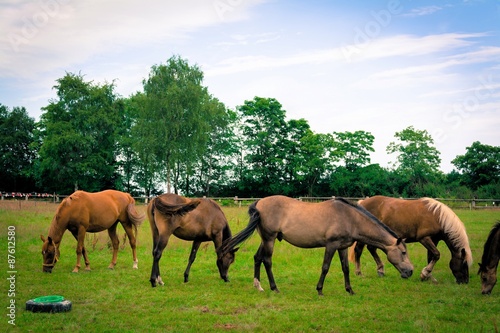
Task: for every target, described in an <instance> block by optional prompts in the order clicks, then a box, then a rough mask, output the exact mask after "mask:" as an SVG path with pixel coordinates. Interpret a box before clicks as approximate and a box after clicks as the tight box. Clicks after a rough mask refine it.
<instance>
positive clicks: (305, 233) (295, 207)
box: [222, 195, 413, 296]
mask: <svg viewBox="0 0 500 333" xmlns="http://www.w3.org/2000/svg"><path fill="white" fill-rule="evenodd" d="M248 213H249V215H250V222H249V223H248V225H247V227H246V228H245V229H243V230H242V231H241V232H239V233H238V234H237V235H235V236H234V237H233V238H231V239H229V240H228V241H226V242H225V243H224V245H223V250H222V252H223V253H227V252H230V251H232V250H233V249H234V247H235V246H236V245H238V244H240V243H241V242H243V241H245V240H246V239H248V238H249V237H250V236H251V235H252V234H253V232H254V231H255V229H257V231H258V232H259V234H260V236H261V239H262V242H261V244H260V246H259V249H258V250H257V253H256V254H255V256H254V263H255V266H254V287H255V288H257V289H258V290H260V291H262V290H263V289H262V286H261V284H260V267H261V264H262V263H264V267H265V269H266V273H267V277H268V279H269V284H270V287H271V290H274V291H276V292H279V291H278V288H277V286H276V283H275V281H274V276H273V272H272V255H273V249H274V243H275V240H276V238H277V239H278V240H279V241H281V240H283V239H284V240H286V241H287V242H288V243H290V244H292V245H294V246H297V247H301V248H318V247H324V248H325V255H324V259H323V265H322V270H321V276H320V279H319V282H318V284H317V286H316V290H317V291H318V295H320V296H321V295H323V283H324V280H325V277H326V275H327V273H328V270H329V268H330V264H331V261H332V258H333V255H334V254H335V251H337V250H338V251H339V256H340V262H341V266H342V271H343V273H344V282H345V290H346V291H347V292H348V293H350V294H354V291H353V290H352V288H351V284H350V280H349V262H348V259H347V249H348V247H349V246H351V245H352V244H353V242H354V241H356V240H362V241H363V242H366V243H368V244H371V245H373V246H376V247H378V248H381V249H382V250H383V251H384V252H386V253H387V258H388V259H389V261H390V262H391V263H392V264H393V265H394V266H395V267H396V268H397V269H398V271H399V272H400V274H401V276H402V277H404V278H407V277H410V276H411V275H412V273H413V265H412V264H411V262H410V260H409V259H408V256H407V254H406V245H405V243H404V242H403V241H402V239H400V238H398V237H397V236H396V234H395V233H394V232H392V231H391V230H390V229H389V228H387V226H385V225H384V224H382V223H381V222H380V221H379V220H378V219H377V218H375V217H374V216H373V215H372V214H370V213H369V212H367V211H366V210H365V209H364V208H363V207H360V206H358V205H356V204H353V203H350V202H348V201H347V200H344V199H342V198H336V199H333V200H329V201H324V202H320V203H308V202H302V201H299V200H295V199H292V198H288V197H285V196H280V195H276V196H270V197H267V198H264V199H260V200H258V201H256V202H254V203H253V204H252V205H250V207H249V210H248Z"/></svg>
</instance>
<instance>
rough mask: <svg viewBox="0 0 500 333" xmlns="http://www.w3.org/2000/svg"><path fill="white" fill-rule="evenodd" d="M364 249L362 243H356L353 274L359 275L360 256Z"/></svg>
mask: <svg viewBox="0 0 500 333" xmlns="http://www.w3.org/2000/svg"><path fill="white" fill-rule="evenodd" d="M364 248H365V244H364V243H362V242H359V241H358V242H356V245H355V246H354V265H355V267H356V270H355V274H356V275H362V274H361V255H362V254H363V249H364Z"/></svg>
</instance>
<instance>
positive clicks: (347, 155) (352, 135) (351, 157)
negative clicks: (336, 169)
mask: <svg viewBox="0 0 500 333" xmlns="http://www.w3.org/2000/svg"><path fill="white" fill-rule="evenodd" d="M333 136H334V148H335V153H336V155H337V156H339V158H340V159H341V160H344V165H345V167H346V169H347V170H349V171H354V170H356V169H358V168H360V167H363V166H365V165H367V164H370V152H374V151H375V150H374V149H373V140H374V139H375V137H374V136H373V135H372V134H371V133H369V132H365V131H356V132H342V133H341V132H334V133H333Z"/></svg>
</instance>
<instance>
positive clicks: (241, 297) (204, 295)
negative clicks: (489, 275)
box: [0, 202, 500, 333]
mask: <svg viewBox="0 0 500 333" xmlns="http://www.w3.org/2000/svg"><path fill="white" fill-rule="evenodd" d="M55 209H56V206H55V205H54V204H50V203H38V204H37V205H36V206H35V205H34V204H33V203H31V204H30V203H26V202H22V203H21V204H20V203H19V202H17V203H15V202H0V230H1V231H0V235H1V238H0V248H1V249H2V250H1V251H0V252H1V253H2V255H1V257H2V258H4V259H3V261H2V263H1V264H0V267H1V269H2V271H3V276H7V271H8V270H9V269H8V267H7V260H6V257H7V255H6V254H7V227H8V226H11V225H14V226H15V227H16V270H17V274H16V296H15V300H16V304H17V310H16V321H15V323H16V326H15V327H13V326H11V325H9V324H8V323H7V321H8V319H9V318H8V317H7V316H6V314H7V309H6V306H7V305H8V302H9V300H10V298H9V297H8V296H7V291H8V288H9V285H8V283H7V280H6V279H5V278H3V279H2V281H3V282H2V284H0V285H1V286H2V293H1V295H2V297H1V304H2V305H3V306H2V308H3V309H4V313H2V316H1V318H3V319H2V320H1V322H0V330H1V331H7V332H16V331H19V332H43V331H50V332H55V331H65V332H220V331H228V332H356V331H360V332H453V333H457V332H495V330H498V329H497V328H498V327H499V326H500V287H499V286H497V287H496V288H495V289H494V290H493V293H492V295H490V296H484V295H482V294H481V291H480V290H481V287H480V281H479V277H478V275H477V274H476V272H477V263H478V262H479V261H480V257H481V254H482V247H483V244H484V241H485V240H486V236H487V234H488V232H489V230H490V229H491V227H492V225H493V223H494V222H495V221H496V220H500V211H499V210H495V211H493V210H481V211H468V210H459V211H456V212H457V214H458V216H459V217H460V218H461V219H462V221H463V222H464V223H465V225H466V228H467V231H468V234H469V238H470V242H471V248H472V252H473V257H474V266H473V267H472V270H471V272H470V273H471V279H470V283H469V284H468V285H457V284H456V283H455V281H454V278H453V275H452V274H451V271H450V270H449V268H448V262H449V258H450V253H449V251H448V249H447V248H446V245H445V244H444V243H442V244H440V245H439V249H440V251H441V260H440V261H439V262H438V263H437V265H436V267H435V269H434V272H433V275H434V277H435V278H436V279H437V280H438V283H437V284H434V283H432V282H421V281H420V280H419V274H420V270H421V269H422V268H423V266H424V265H425V262H426V253H425V250H424V248H423V247H422V246H421V245H420V244H409V246H408V247H409V253H410V259H411V260H412V262H413V264H414V266H415V273H414V275H413V276H412V277H411V278H410V279H408V280H403V279H401V278H400V277H399V274H398V273H397V271H396V269H395V268H394V267H392V266H391V265H390V264H389V265H386V276H385V277H384V278H379V277H378V276H377V273H376V269H375V264H374V263H373V260H371V258H370V256H369V254H368V252H365V253H364V255H363V258H362V271H363V273H364V275H363V276H361V277H358V276H355V275H354V273H353V272H354V266H353V265H352V264H351V284H352V287H353V289H354V291H355V292H356V294H355V295H353V296H350V295H349V294H348V293H347V292H345V291H344V282H343V275H342V271H341V269H340V263H339V260H338V255H335V257H334V259H333V262H332V266H331V269H330V272H329V274H328V276H327V278H326V281H325V286H324V293H325V296H324V297H319V296H318V295H317V292H316V289H315V288H316V283H317V281H318V278H319V275H320V267H321V262H322V259H323V249H309V250H305V249H298V248H295V247H293V246H291V245H289V244H287V243H285V242H283V243H277V244H276V247H275V253H274V256H273V270H274V274H275V278H276V283H277V285H278V288H279V289H280V291H281V293H279V294H276V293H272V292H270V291H269V284H268V280H267V276H266V275H265V271H264V269H263V270H262V286H263V287H264V288H265V289H266V291H264V292H261V293H259V292H258V291H257V290H255V289H254V288H253V285H252V283H253V281H252V280H253V255H254V253H255V251H256V249H257V246H258V243H259V236H258V235H257V234H255V235H253V236H252V238H251V239H250V240H248V241H247V242H246V243H244V244H243V245H242V247H241V249H240V250H239V252H237V256H236V262H235V263H234V264H233V265H232V266H231V268H230V271H229V277H230V279H231V282H229V283H224V282H223V281H222V280H221V279H220V278H219V274H218V271H217V268H216V265H215V252H214V249H213V245H212V243H206V244H207V245H206V246H205V245H202V247H201V249H200V251H199V253H198V258H197V259H196V262H195V263H194V264H193V266H192V268H191V274H190V281H189V283H183V272H184V269H185V266H186V263H187V259H188V256H189V250H190V246H191V244H190V243H188V242H184V241H181V240H178V239H177V238H175V237H172V238H171V240H170V243H169V245H168V247H167V249H166V250H165V252H164V253H163V257H162V259H161V262H160V267H161V275H162V278H163V281H164V282H165V286H163V287H157V288H151V285H150V283H149V275H150V270H151V263H152V257H151V243H152V241H151V234H150V230H149V225H148V222H147V221H146V222H145V223H144V224H143V225H142V226H141V227H140V230H139V245H138V256H139V269H138V270H133V269H132V255H131V251H130V248H129V247H128V244H127V246H126V247H125V248H124V249H123V250H120V252H119V254H118V264H117V266H116V268H115V269H114V270H108V269H107V267H108V264H109V261H110V260H111V251H110V250H109V249H108V246H107V235H106V234H105V233H101V234H99V235H98V236H97V237H98V238H97V243H96V245H95V246H92V241H93V240H95V238H94V237H93V236H88V237H87V243H86V246H87V248H88V249H89V252H90V253H89V257H90V262H91V267H92V271H91V272H85V271H81V272H80V273H78V274H73V273H71V270H72V269H73V267H74V265H75V261H76V255H75V245H76V241H75V240H74V239H73V237H72V236H71V235H70V234H69V233H66V234H65V236H64V238H63V241H62V244H61V258H60V261H59V262H58V264H57V265H56V267H55V269H54V271H53V273H52V274H44V273H42V265H41V264H42V256H41V254H40V251H41V244H42V242H41V240H40V234H44V235H46V234H47V230H48V227H49V224H50V221H51V219H52V216H53V214H54V212H55ZM139 209H140V210H144V209H145V207H144V206H140V207H139ZM223 209H224V211H225V213H226V215H227V217H228V220H229V221H230V224H231V227H232V230H233V233H236V232H238V231H239V230H241V229H242V228H243V227H244V226H245V225H246V224H247V221H248V219H247V216H246V207H242V208H238V207H224V208H223ZM119 233H120V235H123V233H124V232H123V229H122V228H121V227H119ZM120 238H121V237H120ZM381 257H382V258H383V259H384V262H387V260H386V258H385V257H384V255H383V253H382V255H381ZM54 294H57V295H63V296H64V297H65V298H66V299H68V300H70V301H71V302H72V303H73V308H72V310H71V311H70V312H66V313H57V314H44V313H31V312H27V311H25V309H24V308H25V302H26V301H27V300H29V299H33V298H35V297H38V296H44V295H54Z"/></svg>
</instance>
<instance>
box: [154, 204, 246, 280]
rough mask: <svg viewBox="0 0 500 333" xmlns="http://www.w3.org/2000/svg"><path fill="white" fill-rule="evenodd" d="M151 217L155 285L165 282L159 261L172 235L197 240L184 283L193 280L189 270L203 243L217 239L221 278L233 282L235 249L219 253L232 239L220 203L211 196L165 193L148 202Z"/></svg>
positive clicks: (215, 244) (215, 242)
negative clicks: (231, 267)
mask: <svg viewBox="0 0 500 333" xmlns="http://www.w3.org/2000/svg"><path fill="white" fill-rule="evenodd" d="M148 218H149V224H150V225H151V232H152V234H153V267H152V269H151V278H150V282H151V286H153V287H156V285H163V281H162V279H161V277H160V266H159V262H160V259H161V255H162V253H163V250H164V249H165V247H166V246H167V244H168V240H169V238H170V236H171V235H172V234H173V235H174V236H176V237H178V238H180V239H183V240H187V241H193V246H192V248H191V254H190V255H189V262H188V265H187V268H186V270H185V271H184V282H188V280H189V270H190V268H191V265H192V264H193V262H194V260H195V259H196V253H197V251H198V249H199V247H200V245H201V243H202V242H207V241H213V243H214V246H215V250H216V252H217V267H218V269H219V273H220V277H221V278H222V279H223V280H224V281H226V282H227V281H229V279H228V277H227V273H228V270H229V266H230V265H231V264H232V263H233V262H234V257H235V252H236V251H237V250H238V249H234V250H233V251H230V252H228V253H226V254H224V255H220V254H219V251H218V250H219V248H220V247H221V245H222V242H223V241H224V240H226V239H229V238H231V229H230V228H229V225H228V223H227V220H226V217H225V215H224V213H223V212H222V210H221V208H220V207H219V205H218V204H217V203H216V202H215V201H213V200H210V199H188V198H185V197H181V196H179V195H176V194H162V195H160V196H158V197H156V198H154V199H153V200H151V202H150V203H149V205H148Z"/></svg>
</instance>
